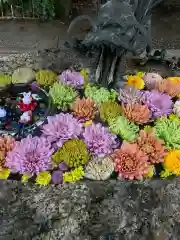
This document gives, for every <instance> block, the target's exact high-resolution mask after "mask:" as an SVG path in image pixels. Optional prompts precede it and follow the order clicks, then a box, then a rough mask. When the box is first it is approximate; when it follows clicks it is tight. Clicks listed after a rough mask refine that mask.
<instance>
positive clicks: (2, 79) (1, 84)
mask: <svg viewBox="0 0 180 240" xmlns="http://www.w3.org/2000/svg"><path fill="white" fill-rule="evenodd" d="M11 82H12V77H11V76H10V75H8V74H4V73H2V72H1V73H0V89H3V88H5V87H7V86H8V85H10V84H11Z"/></svg>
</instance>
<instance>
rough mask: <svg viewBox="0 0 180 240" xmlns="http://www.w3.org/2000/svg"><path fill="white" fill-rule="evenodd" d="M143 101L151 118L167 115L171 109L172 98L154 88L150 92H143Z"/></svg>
mask: <svg viewBox="0 0 180 240" xmlns="http://www.w3.org/2000/svg"><path fill="white" fill-rule="evenodd" d="M143 103H144V104H146V105H147V106H148V108H149V109H150V111H151V112H152V117H153V118H158V117H162V116H167V115H169V114H171V113H172V111H173V101H172V98H171V97H170V96H168V95H167V94H164V93H160V92H158V91H156V90H153V91H151V92H149V91H145V92H144V94H143Z"/></svg>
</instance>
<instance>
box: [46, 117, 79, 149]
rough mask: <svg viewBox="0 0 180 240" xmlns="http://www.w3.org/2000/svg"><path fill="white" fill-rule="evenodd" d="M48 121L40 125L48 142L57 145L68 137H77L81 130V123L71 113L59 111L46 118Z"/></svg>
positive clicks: (61, 143)
mask: <svg viewBox="0 0 180 240" xmlns="http://www.w3.org/2000/svg"><path fill="white" fill-rule="evenodd" d="M47 120H48V123H47V124H45V125H43V126H42V132H43V135H44V136H45V137H47V138H48V140H49V141H50V142H56V144H57V146H58V147H61V146H62V145H63V143H64V142H65V141H67V140H69V139H72V138H77V137H78V136H79V135H80V134H81V132H82V125H81V124H80V123H79V122H78V120H77V119H76V118H74V117H73V115H72V114H69V113H60V114H57V115H55V116H50V117H48V118H47Z"/></svg>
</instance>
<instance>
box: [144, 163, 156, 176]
mask: <svg viewBox="0 0 180 240" xmlns="http://www.w3.org/2000/svg"><path fill="white" fill-rule="evenodd" d="M154 173H155V167H154V165H152V166H150V167H149V171H148V173H147V174H146V175H145V176H144V177H145V178H152V177H153V176H154Z"/></svg>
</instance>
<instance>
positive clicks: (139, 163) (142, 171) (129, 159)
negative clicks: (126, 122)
mask: <svg viewBox="0 0 180 240" xmlns="http://www.w3.org/2000/svg"><path fill="white" fill-rule="evenodd" d="M112 159H113V160H114V163H115V171H116V172H118V174H119V177H120V178H124V179H130V180H133V179H138V180H140V179H142V178H143V176H145V175H146V174H148V172H149V166H150V164H149V163H148V156H147V155H146V154H145V153H144V152H143V151H141V150H140V149H139V147H138V145H137V144H136V143H134V144H130V143H127V142H123V144H122V146H121V148H120V149H117V150H115V151H114V153H113V154H112Z"/></svg>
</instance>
